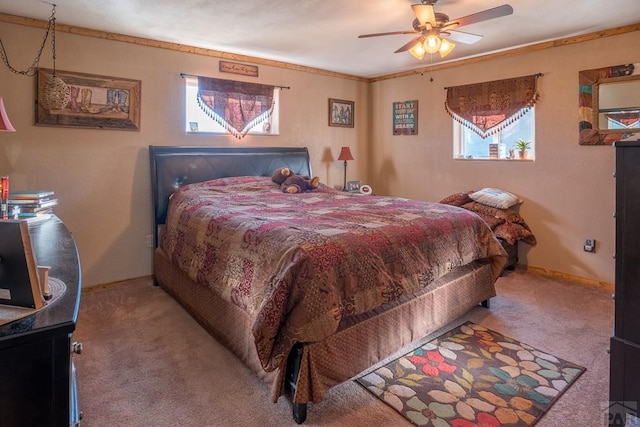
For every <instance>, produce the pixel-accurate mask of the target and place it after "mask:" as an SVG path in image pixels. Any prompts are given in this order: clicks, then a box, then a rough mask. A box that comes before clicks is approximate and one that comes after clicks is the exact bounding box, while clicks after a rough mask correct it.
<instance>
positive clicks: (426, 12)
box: [411, 4, 436, 27]
mask: <svg viewBox="0 0 640 427" xmlns="http://www.w3.org/2000/svg"><path fill="white" fill-rule="evenodd" d="M411 9H413V13H415V14H416V18H418V21H419V22H420V25H424V24H426V23H427V22H428V23H429V24H431V26H432V27H435V25H436V13H435V11H434V10H433V5H431V4H412V5H411Z"/></svg>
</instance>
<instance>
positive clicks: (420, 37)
mask: <svg viewBox="0 0 640 427" xmlns="http://www.w3.org/2000/svg"><path fill="white" fill-rule="evenodd" d="M421 39H422V34H420V35H419V36H418V37H414V38H413V39H411V41H410V42H409V43H407V44H405V45H403V46H402V47H401V48H400V49H398V50H396V51H395V52H393V53H400V52H406V51H408V50H409V49H411V48H412V47H413V46H414V45H415V44H416V43H418V42H419V41H420V40H421Z"/></svg>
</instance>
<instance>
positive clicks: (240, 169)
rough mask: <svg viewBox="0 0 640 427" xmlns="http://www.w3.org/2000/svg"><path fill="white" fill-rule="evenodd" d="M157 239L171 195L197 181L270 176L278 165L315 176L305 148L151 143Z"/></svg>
mask: <svg viewBox="0 0 640 427" xmlns="http://www.w3.org/2000/svg"><path fill="white" fill-rule="evenodd" d="M149 160H150V162H151V191H152V201H153V225H154V240H155V244H156V246H157V244H158V226H160V225H161V224H164V223H165V221H166V219H167V208H168V206H169V197H170V196H171V194H173V192H174V191H176V189H178V188H180V187H181V186H183V185H186V184H192V183H194V182H202V181H208V180H211V179H217V178H226V177H230V176H271V175H272V174H273V171H274V170H276V169H277V168H279V167H288V168H290V169H291V170H293V171H294V172H295V173H296V174H298V175H308V176H312V173H311V161H310V160H309V150H307V148H306V147H208V146H202V147H200V146H197V147H196V146H158V145H150V146H149Z"/></svg>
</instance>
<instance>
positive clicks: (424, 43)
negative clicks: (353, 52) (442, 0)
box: [358, 0, 513, 59]
mask: <svg viewBox="0 0 640 427" xmlns="http://www.w3.org/2000/svg"><path fill="white" fill-rule="evenodd" d="M437 1H438V0H420V4H412V5H411V9H413V13H414V14H415V15H416V18H415V19H414V20H413V30H407V31H391V32H387V33H374V34H362V35H359V36H358V38H367V37H378V36H390V35H396V34H417V36H416V37H414V38H413V39H411V41H409V42H408V43H406V44H405V45H403V46H402V47H400V48H399V49H398V50H396V51H395V53H399V52H406V51H409V53H410V54H411V55H413V56H414V57H416V58H417V59H422V58H424V54H425V53H436V52H440V56H441V57H442V58H444V57H445V56H447V55H448V54H449V53H451V51H452V50H453V48H454V47H455V44H454V43H452V42H451V41H454V42H460V43H465V44H472V43H475V42H477V41H479V40H481V39H482V36H481V35H478V34H472V33H466V32H462V31H458V30H457V29H458V28H460V27H462V26H464V25H470V24H475V23H476V22H482V21H487V20H489V19H495V18H500V17H501V16H506V15H511V14H512V13H513V8H512V7H511V6H510V5H508V4H503V5H502V6H497V7H494V8H492V9H487V10H484V11H482V12H477V13H473V14H471V15H467V16H463V17H462V18H457V19H449V16H447V15H446V14H444V13H440V12H436V11H435V9H434V5H435V4H436V3H437ZM454 28H455V29H454ZM450 40H451V41H450Z"/></svg>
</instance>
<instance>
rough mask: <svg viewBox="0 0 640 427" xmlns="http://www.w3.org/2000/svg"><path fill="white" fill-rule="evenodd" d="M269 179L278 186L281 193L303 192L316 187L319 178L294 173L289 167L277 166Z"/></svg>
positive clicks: (318, 183)
mask: <svg viewBox="0 0 640 427" xmlns="http://www.w3.org/2000/svg"><path fill="white" fill-rule="evenodd" d="M271 180H272V181H273V182H275V183H276V184H278V185H279V186H280V189H281V190H282V192H283V193H289V194H295V193H304V192H305V191H310V190H313V189H316V188H318V186H319V185H320V178H318V177H317V176H315V177H313V178H311V177H310V176H302V175H296V174H295V173H294V172H293V171H292V170H291V169H289V168H278V169H276V170H275V171H274V172H273V175H271Z"/></svg>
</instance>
